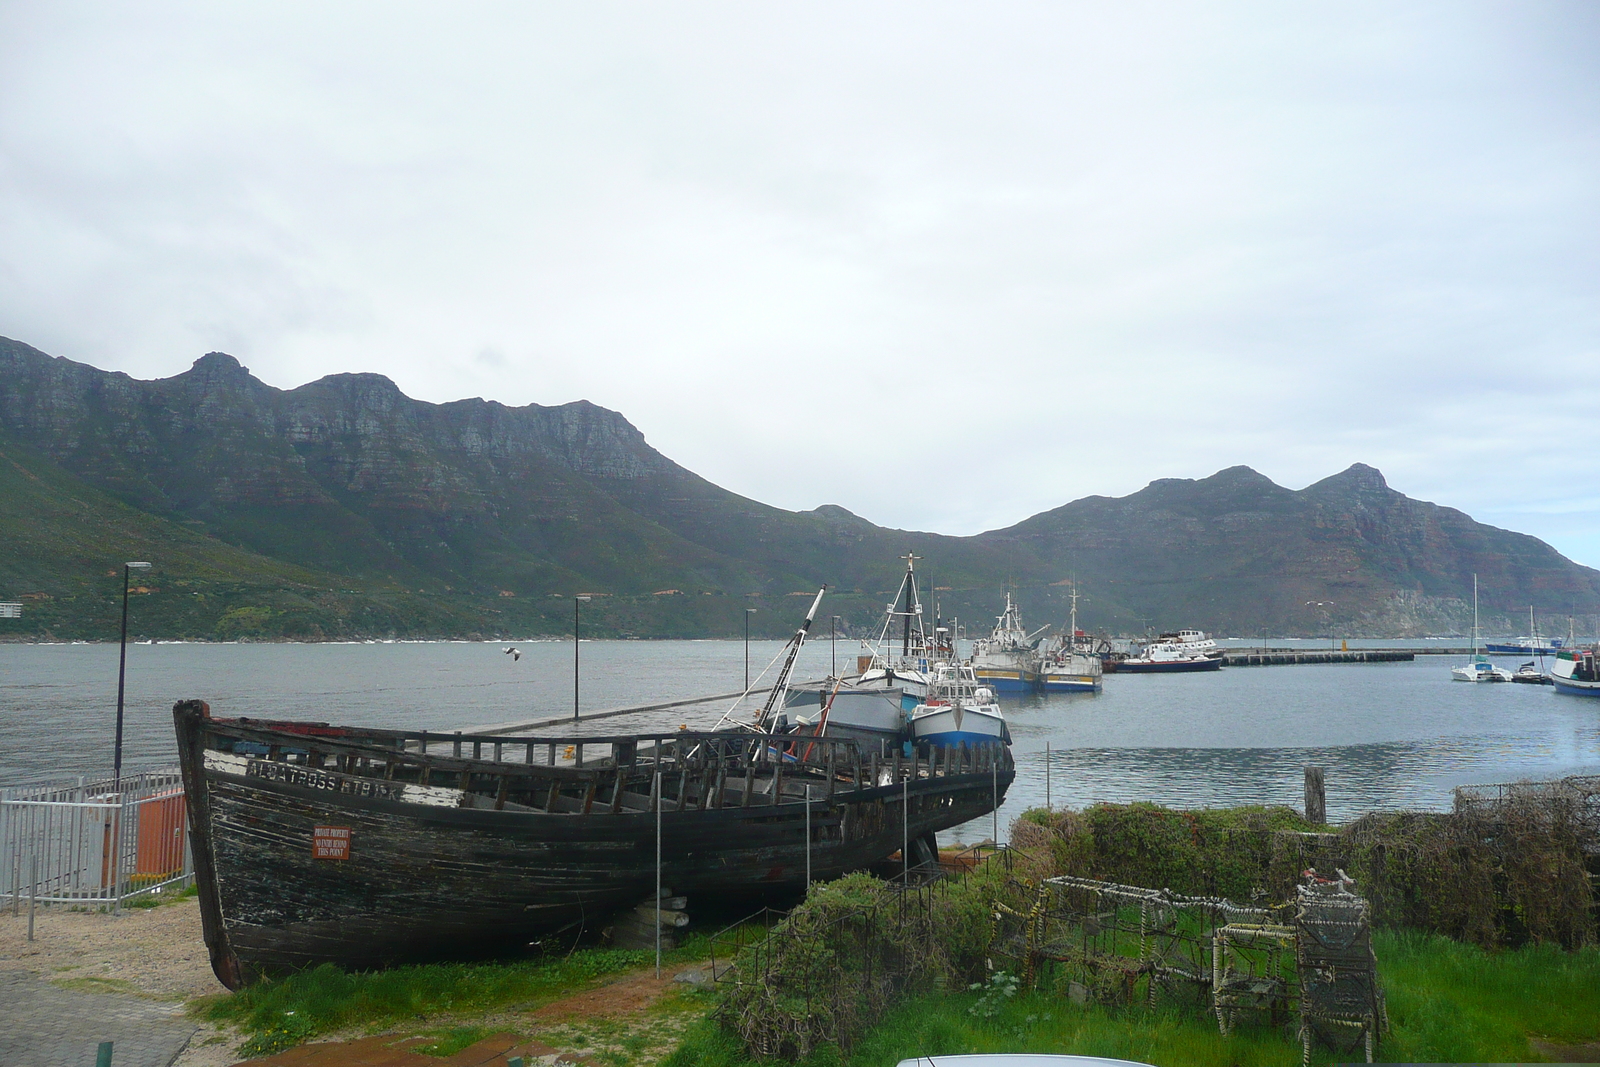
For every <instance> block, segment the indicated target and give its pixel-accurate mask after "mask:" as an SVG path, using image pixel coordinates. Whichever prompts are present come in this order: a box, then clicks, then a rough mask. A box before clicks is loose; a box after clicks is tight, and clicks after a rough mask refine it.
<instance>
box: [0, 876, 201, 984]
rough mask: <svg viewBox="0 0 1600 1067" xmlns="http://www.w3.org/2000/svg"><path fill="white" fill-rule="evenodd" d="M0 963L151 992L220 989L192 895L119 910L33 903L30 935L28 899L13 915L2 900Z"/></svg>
mask: <svg viewBox="0 0 1600 1067" xmlns="http://www.w3.org/2000/svg"><path fill="white" fill-rule="evenodd" d="M0 969H4V970H25V971H32V972H34V973H35V974H37V975H39V976H40V977H41V978H47V979H49V980H51V981H53V982H55V983H56V984H57V985H63V986H66V987H67V988H69V989H71V988H81V989H85V990H89V991H94V992H103V993H136V994H138V995H139V996H144V997H152V998H154V999H156V1000H189V999H190V998H192V997H198V996H203V995H205V994H207V993H223V992H226V990H225V989H224V988H223V986H222V983H221V982H218V981H217V979H216V976H215V975H213V974H212V973H211V962H210V959H209V957H208V956H207V955H206V945H205V941H204V940H203V939H202V938H201V936H200V907H199V905H198V904H197V903H196V902H195V900H193V899H192V898H191V899H187V900H180V901H178V902H176V903H173V904H163V905H162V906H160V907H158V908H132V909H129V910H127V911H124V912H123V913H122V914H121V915H120V916H119V915H111V914H108V913H105V912H84V911H66V910H63V909H60V908H40V909H39V910H38V912H37V913H36V914H35V917H34V939H33V941H31V942H30V941H29V940H28V909H27V907H26V906H24V907H23V908H22V909H21V914H20V915H17V916H13V915H12V914H11V910H10V909H9V908H7V909H6V910H5V911H4V913H0Z"/></svg>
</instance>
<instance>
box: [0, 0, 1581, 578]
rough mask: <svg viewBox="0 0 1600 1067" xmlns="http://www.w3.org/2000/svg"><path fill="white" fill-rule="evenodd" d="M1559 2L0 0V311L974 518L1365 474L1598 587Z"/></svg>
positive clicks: (949, 529)
mask: <svg viewBox="0 0 1600 1067" xmlns="http://www.w3.org/2000/svg"><path fill="white" fill-rule="evenodd" d="M1597 104H1600V4H1596V3H1593V2H1576V3H1568V4H1544V3H1534V2H1527V0H1518V2H1515V3H1503V4H1473V3H1463V2H1458V0H1452V2H1449V3H1440V4H1421V3H1403V4H1395V3H1392V2H1386V3H1381V4H1368V5H1363V4H1355V3H1339V4H1328V3H1323V4H1284V3H1281V2H1273V3H1261V4H1209V5H1202V4H1192V3H1182V4H1180V3H1171V4H1156V5H1144V4H1137V3H1124V2H1119V3H1116V4H1106V3H1097V4H1072V3H1064V2H1050V3H1040V4H1026V3H981V4H979V3H966V4H943V5H941V4H935V3H926V2H918V3H906V4H878V3H863V2H859V0H852V2H850V3H838V4H825V3H815V2H807V3H791V4H787V5H778V4H764V3H753V2H748V0H741V2H737V3H733V2H730V3H726V4H697V3H687V2H674V3H669V4H661V3H652V4H638V5H629V4H603V3H589V2H586V3H581V4H573V3H562V4H534V3H526V2H519V3H509V4H504V5H496V4H489V3H464V4H431V5H409V6H408V5H402V4H396V3H383V4H373V5H370V6H360V5H355V4H343V5H338V4H335V5H329V4H326V3H316V4H293V3H283V2H277V3H273V4H256V5H242V4H212V3H207V4H200V3H194V4H164V3H143V4H137V5H132V4H124V3H117V4H106V5H93V4H75V3H70V2H52V3H50V4H37V3H25V2H18V0H0V334H3V335H6V336H10V337H14V338H17V339H19V340H22V341H26V342H28V343H30V344H32V345H35V346H36V347H39V348H41V349H43V350H45V351H47V352H49V353H51V354H52V355H62V356H67V357H69V358H72V359H76V360H81V361H83V362H87V363H91V364H94V365H96V366H99V367H104V368H108V369H116V370H124V371H127V372H128V373H130V374H132V375H134V376H136V377H143V378H152V377H165V376H168V375H171V374H175V373H178V372H180V371H182V370H184V369H186V368H187V367H188V366H189V364H190V363H191V362H192V361H193V360H194V359H195V358H197V357H198V356H200V355H201V354H203V353H204V352H207V351H210V350H214V349H216V350H222V351H226V352H230V353H232V354H234V355H236V356H238V357H239V358H240V359H241V360H243V361H244V362H245V363H246V365H248V366H249V367H250V368H251V369H252V370H253V371H254V372H255V374H256V375H257V376H258V377H260V378H262V379H263V380H265V381H267V382H269V383H271V384H273V385H276V386H280V387H285V388H288V387H293V386H296V385H299V384H302V383H304V382H306V381H309V380H312V379H314V378H317V377H320V376H322V375H324V374H329V373H334V372H339V371H351V370H364V371H377V372H380V373H383V374H386V375H388V376H390V377H392V378H393V379H395V380H396V381H397V382H398V383H399V385H400V387H401V388H402V389H404V390H405V391H406V392H407V393H409V394H410V395H412V396H416V397H419V398H422V399H426V400H433V401H445V400H452V399H457V398H460V397H463V396H483V397H486V398H490V399H495V400H500V401H503V402H505V403H508V404H526V403H540V404H559V403H564V402H566V401H570V400H576V399H580V398H583V399H588V400H591V401H593V402H595V403H597V404H601V405H604V406H606V407H609V408H614V409H616V410H618V411H620V412H622V413H623V414H624V415H626V416H627V417H628V418H629V419H630V420H632V421H633V423H634V424H635V425H637V426H638V427H639V428H640V429H641V430H642V431H643V432H644V433H645V435H646V437H647V438H648V439H649V440H650V442H651V443H652V444H653V445H655V446H656V447H657V448H659V449H660V450H661V451H663V452H665V453H666V454H667V455H668V456H670V457H672V458H673V459H675V460H677V461H678V462H680V463H682V464H683V465H685V466H687V467H689V468H690V469H692V470H694V471H696V472H698V473H700V474H702V475H704V476H706V477H707V478H709V479H711V480H712V481H714V482H717V483H719V484H721V485H723V486H726V487H728V488H730V489H733V490H735V491H737V492H740V493H744V494H747V495H749V496H752V497H756V498H758V499H760V500H764V501H767V502H769V503H773V504H777V505H779V506H782V507H788V508H797V509H798V508H810V507H814V506H816V505H818V504H822V503H830V502H831V503H837V504H842V505H844V506H845V507H848V508H850V509H851V510H852V511H855V512H857V513H859V514H861V515H863V516H865V517H867V518H869V519H871V520H873V521H874V522H878V523H881V524H885V525H890V526H898V527H908V528H919V529H932V530H939V531H943V532H946V533H973V532H976V531H979V530H983V529H989V528H994V527H998V526H1005V525H1009V524H1010V523H1013V522H1016V521H1017V520H1019V519H1022V518H1024V517H1026V516H1028V515H1030V514H1032V513H1034V512H1037V511H1041V510H1044V509H1046V508H1050V507H1054V506H1056V505H1059V504H1062V503H1064V502H1066V501H1068V500H1072V499H1075V498H1077V497H1080V496H1084V495H1087V494H1090V493H1103V494H1110V495H1122V494H1125V493H1128V492H1132V491H1134V490H1137V489H1138V488H1140V487H1141V486H1143V485H1144V484H1146V483H1147V482H1149V481H1150V480H1152V479H1154V478H1160V477H1200V476H1204V475H1207V474H1210V473H1212V472H1214V471H1216V470H1217V469H1219V468H1222V467H1226V466H1230V465H1232V464H1235V463H1243V464H1248V465H1250V466H1252V467H1254V468H1256V469H1257V470H1259V471H1261V472H1262V473H1264V474H1266V475H1268V476H1269V477H1271V478H1272V479H1274V480H1275V481H1277V482H1279V483H1280V484H1284V485H1288V486H1291V487H1294V488H1299V487H1301V486H1304V485H1306V484H1308V483H1310V482H1312V481H1315V480H1317V479H1319V478H1321V477H1324V476H1326V475H1328V474H1332V473H1334V472H1336V471H1339V470H1341V469H1343V468H1344V467H1346V466H1348V465H1349V464H1350V463H1352V462H1356V461H1361V462H1365V463H1370V464H1372V465H1374V466H1376V467H1379V468H1380V469H1382V470H1383V471H1384V473H1385V474H1386V475H1387V476H1388V478H1389V481H1390V484H1391V485H1393V486H1394V487H1395V488H1397V489H1400V490H1401V491H1403V492H1406V493H1408V494H1410V495H1412V496H1417V497H1421V498H1424V499H1429V500H1434V501H1437V502H1439V503H1443V504H1449V505H1452V506H1455V507H1459V508H1462V509H1463V510H1466V511H1468V512H1469V513H1471V514H1472V515H1474V516H1475V517H1477V518H1479V519H1480V520H1483V521H1486V522H1492V523H1494V524H1496V525H1500V526H1506V527H1510V528H1513V529H1519V530H1524V531H1527V532H1529V533H1533V534H1536V535H1537V536H1540V537H1543V538H1544V539H1546V540H1548V541H1550V542H1551V543H1552V544H1554V545H1555V546H1556V547H1558V548H1559V549H1561V550H1562V551H1564V552H1566V553H1567V554H1568V555H1570V556H1572V557H1574V558H1576V559H1578V560H1580V561H1582V562H1585V563H1588V564H1590V565H1594V566H1600V285H1597V282H1600V269H1597V266H1600V106H1597Z"/></svg>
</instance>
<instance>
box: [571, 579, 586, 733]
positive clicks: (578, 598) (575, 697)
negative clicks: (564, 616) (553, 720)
mask: <svg viewBox="0 0 1600 1067" xmlns="http://www.w3.org/2000/svg"><path fill="white" fill-rule="evenodd" d="M588 599H589V598H588V597H586V596H582V595H579V596H575V597H573V598H572V721H573V722H577V721H578V605H579V604H581V603H583V602H584V601H585V600H588Z"/></svg>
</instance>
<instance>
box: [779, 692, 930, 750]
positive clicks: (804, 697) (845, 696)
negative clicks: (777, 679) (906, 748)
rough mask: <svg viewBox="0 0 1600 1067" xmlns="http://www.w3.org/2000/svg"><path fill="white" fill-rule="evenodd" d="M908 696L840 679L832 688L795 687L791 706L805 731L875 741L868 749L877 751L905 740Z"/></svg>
mask: <svg viewBox="0 0 1600 1067" xmlns="http://www.w3.org/2000/svg"><path fill="white" fill-rule="evenodd" d="M904 696H905V691H904V690H903V689H900V688H898V687H884V686H869V687H867V688H865V689H861V688H857V687H855V686H853V685H849V684H847V683H844V682H836V683H835V684H834V685H833V686H832V687H823V688H820V689H804V690H792V691H791V692H790V698H791V699H790V702H789V704H788V705H787V708H788V712H789V714H790V715H793V716H794V721H795V723H796V725H797V726H798V727H799V728H800V729H801V730H802V731H804V732H816V731H819V730H824V731H826V733H827V734H828V736H830V737H854V738H857V739H859V740H862V741H870V742H873V743H874V744H873V746H872V747H870V748H869V749H868V751H876V750H878V749H881V748H884V747H885V746H887V745H892V744H899V743H900V742H901V741H902V740H904V739H905V736H906V724H907V721H908V717H909V715H910V713H909V712H908V711H907V710H906V709H905V706H904V704H903V699H904ZM795 698H799V699H795ZM913 706H915V705H913Z"/></svg>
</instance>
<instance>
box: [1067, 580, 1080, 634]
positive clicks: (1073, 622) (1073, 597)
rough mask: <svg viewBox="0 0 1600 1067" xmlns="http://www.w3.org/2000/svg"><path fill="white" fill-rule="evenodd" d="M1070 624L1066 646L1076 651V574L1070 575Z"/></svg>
mask: <svg viewBox="0 0 1600 1067" xmlns="http://www.w3.org/2000/svg"><path fill="white" fill-rule="evenodd" d="M1070 626H1071V632H1070V633H1069V634H1068V636H1067V647H1068V649H1069V650H1071V651H1073V652H1076V651H1078V576H1077V575H1076V574H1074V575H1073V576H1072V620H1071V623H1070Z"/></svg>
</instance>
